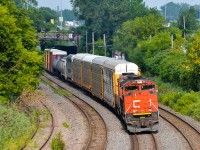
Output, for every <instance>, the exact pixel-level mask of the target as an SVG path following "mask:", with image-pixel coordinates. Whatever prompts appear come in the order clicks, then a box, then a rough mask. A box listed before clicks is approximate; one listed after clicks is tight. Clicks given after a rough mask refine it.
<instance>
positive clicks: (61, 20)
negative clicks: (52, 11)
mask: <svg viewBox="0 0 200 150" xmlns="http://www.w3.org/2000/svg"><path fill="white" fill-rule="evenodd" d="M60 8H61V10H60V27H61V30H62V22H63V15H62V0H61V7H60Z"/></svg>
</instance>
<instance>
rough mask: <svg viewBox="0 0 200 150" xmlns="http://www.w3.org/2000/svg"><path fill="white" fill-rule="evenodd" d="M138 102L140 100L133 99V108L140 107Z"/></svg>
mask: <svg viewBox="0 0 200 150" xmlns="http://www.w3.org/2000/svg"><path fill="white" fill-rule="evenodd" d="M139 103H140V100H134V101H133V108H140V105H139Z"/></svg>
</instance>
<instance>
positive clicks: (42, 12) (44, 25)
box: [28, 7, 58, 32]
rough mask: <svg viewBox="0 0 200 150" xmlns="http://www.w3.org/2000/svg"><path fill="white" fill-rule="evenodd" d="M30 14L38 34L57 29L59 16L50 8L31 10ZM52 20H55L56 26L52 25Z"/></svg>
mask: <svg viewBox="0 0 200 150" xmlns="http://www.w3.org/2000/svg"><path fill="white" fill-rule="evenodd" d="M28 14H29V17H30V19H31V20H33V22H34V23H33V25H34V27H35V29H36V30H37V31H38V32H41V31H50V30H51V29H54V30H55V29H56V25H57V24H58V14H57V12H55V11H54V10H52V9H50V8H48V7H40V8H39V9H37V8H30V9H29V11H28ZM51 19H54V22H55V24H51Z"/></svg>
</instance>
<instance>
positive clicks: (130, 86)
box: [44, 49, 159, 133]
mask: <svg viewBox="0 0 200 150" xmlns="http://www.w3.org/2000/svg"><path fill="white" fill-rule="evenodd" d="M44 62H45V63H44V67H45V69H46V70H48V71H49V72H51V73H54V74H56V75H57V76H58V77H60V78H63V79H64V80H70V81H71V82H73V83H74V84H76V85H78V86H79V87H81V88H83V89H85V90H87V91H89V92H90V93H91V94H92V95H94V96H95V97H97V98H98V100H99V101H103V102H105V103H107V104H108V105H109V106H110V107H112V108H113V109H114V110H115V111H116V113H117V114H118V115H119V116H120V117H121V118H122V120H123V121H124V122H125V125H126V128H127V130H128V131H129V132H131V133H137V132H143V131H154V132H158V126H159V120H158V118H159V112H158V96H157V89H156V84H155V83H154V82H153V81H151V80H149V79H147V78H145V77H142V76H140V71H139V69H138V66H137V65H136V64H134V63H131V62H128V61H125V60H118V59H114V58H109V57H105V56H97V55H92V54H86V53H79V54H73V55H72V54H69V55H68V54H67V52H65V51H61V50H58V49H46V50H45V52H44Z"/></svg>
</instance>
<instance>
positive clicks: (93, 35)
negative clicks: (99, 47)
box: [92, 32, 94, 55]
mask: <svg viewBox="0 0 200 150" xmlns="http://www.w3.org/2000/svg"><path fill="white" fill-rule="evenodd" d="M92 54H93V55H94V32H92Z"/></svg>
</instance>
